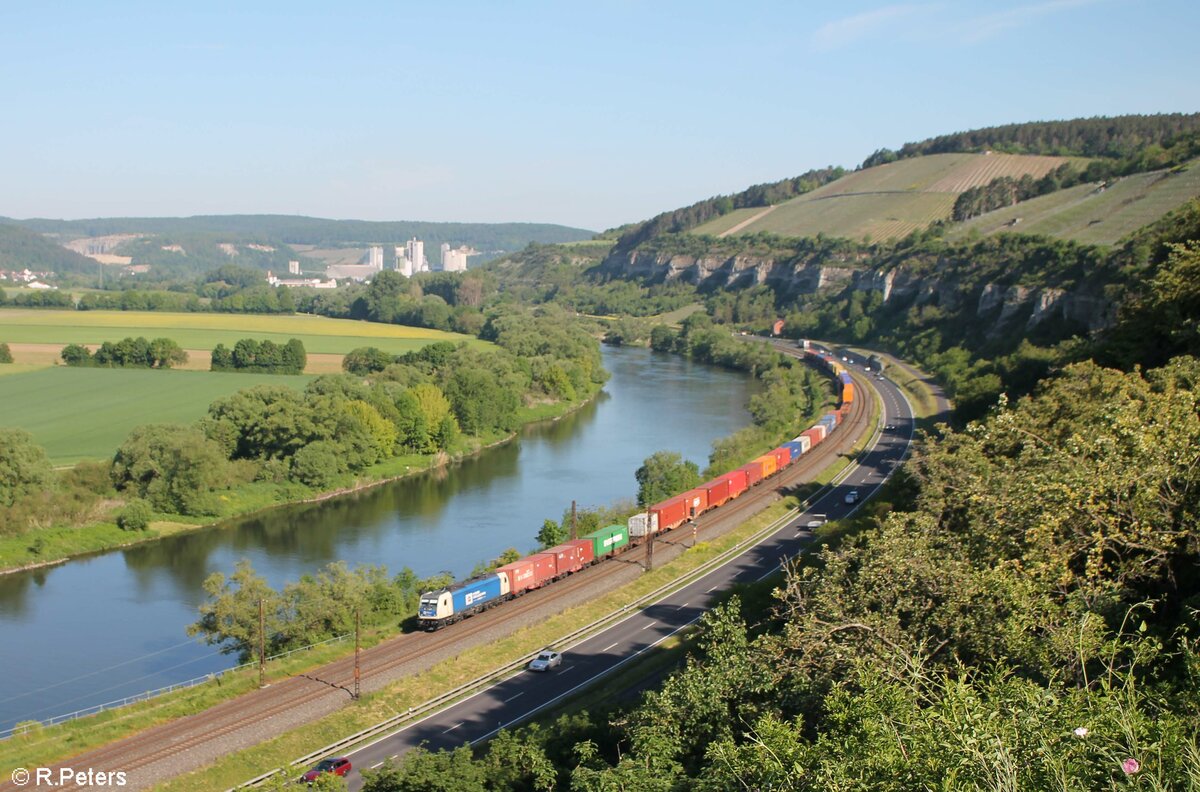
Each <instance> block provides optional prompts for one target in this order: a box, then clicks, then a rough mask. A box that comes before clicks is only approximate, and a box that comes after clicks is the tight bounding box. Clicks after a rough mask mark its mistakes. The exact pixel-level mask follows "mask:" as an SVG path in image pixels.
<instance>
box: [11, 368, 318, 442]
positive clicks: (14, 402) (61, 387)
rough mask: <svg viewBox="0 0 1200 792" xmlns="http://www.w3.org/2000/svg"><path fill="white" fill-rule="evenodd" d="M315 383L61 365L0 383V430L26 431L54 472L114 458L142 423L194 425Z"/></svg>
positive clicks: (276, 377)
mask: <svg viewBox="0 0 1200 792" xmlns="http://www.w3.org/2000/svg"><path fill="white" fill-rule="evenodd" d="M311 379H312V377H309V376H307V375H299V376H280V375H271V374H232V373H230V374H226V373H209V372H196V371H150V370H147V369H80V368H67V367H66V366H58V367H55V368H48V369H41V370H38V371H27V372H24V373H14V374H12V375H9V376H5V377H0V404H3V405H4V410H0V426H4V427H16V428H20V429H25V430H27V431H29V432H30V433H32V434H33V437H34V439H35V440H36V441H37V443H38V445H41V446H43V447H44V448H45V449H46V453H47V454H49V455H50V460H51V461H52V462H53V463H54V464H55V465H69V464H73V463H75V462H78V461H80V460H82V459H103V458H107V457H111V456H112V454H113V452H114V451H116V449H117V446H119V445H120V444H121V443H122V442H123V441H124V440H125V438H126V437H127V436H128V435H129V432H130V430H132V429H133V428H134V427H135V426H139V425H141V424H145V423H191V422H192V421H195V420H196V419H198V418H200V417H201V416H202V415H204V413H205V412H206V411H207V409H208V405H209V403H211V402H212V401H214V400H216V399H218V398H220V397H222V396H228V395H230V394H232V393H234V392H235V391H238V390H240V389H242V388H249V387H252V386H254V385H257V384H259V383H263V382H266V383H272V384H278V385H288V386H291V387H293V388H297V389H302V388H303V387H304V386H305V385H306V384H308V382H309V380H311Z"/></svg>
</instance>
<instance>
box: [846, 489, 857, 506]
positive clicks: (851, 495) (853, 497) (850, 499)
mask: <svg viewBox="0 0 1200 792" xmlns="http://www.w3.org/2000/svg"><path fill="white" fill-rule="evenodd" d="M846 503H858V490H850V491H849V492H847V493H846Z"/></svg>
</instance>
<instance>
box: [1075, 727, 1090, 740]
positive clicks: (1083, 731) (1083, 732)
mask: <svg viewBox="0 0 1200 792" xmlns="http://www.w3.org/2000/svg"><path fill="white" fill-rule="evenodd" d="M1075 736H1076V737H1087V736H1088V730H1087V727H1086V726H1080V727H1079V728H1078V729H1076V730H1075Z"/></svg>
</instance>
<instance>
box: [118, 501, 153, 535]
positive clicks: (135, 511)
mask: <svg viewBox="0 0 1200 792" xmlns="http://www.w3.org/2000/svg"><path fill="white" fill-rule="evenodd" d="M153 516H154V510H153V509H151V508H150V504H149V503H147V502H146V501H144V500H142V499H141V498H134V499H133V500H131V501H130V502H129V505H128V506H126V507H125V508H124V509H122V510H121V513H120V514H118V515H117V527H118V528H120V529H121V530H122V531H144V530H146V528H147V526H149V525H150V518H151V517H153Z"/></svg>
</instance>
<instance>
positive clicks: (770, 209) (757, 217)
mask: <svg viewBox="0 0 1200 792" xmlns="http://www.w3.org/2000/svg"><path fill="white" fill-rule="evenodd" d="M778 205H779V204H776V205H775V206H768V207H767V208H766V209H763V210H762V211H761V212H759V213H758V214H756V215H754V216H753V217H750V218H748V219H746V220H743V221H742V222H740V223H738V224H737V225H735V226H734V227H733V228H731V229H729V230H728V231H723V232H721V233H720V234H717V239H724V238H725V237H727V236H729V235H730V234H736V233H737V232H738V231H741V230H742V229H743V228H745V227H746V226H748V225H750V224H751V223H753V222H755V221H756V220H761V219H762V218H764V217H766V216H767V215H769V214H771V212H774V211H775V208H776V206H778Z"/></svg>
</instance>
